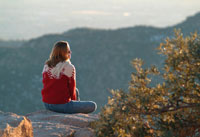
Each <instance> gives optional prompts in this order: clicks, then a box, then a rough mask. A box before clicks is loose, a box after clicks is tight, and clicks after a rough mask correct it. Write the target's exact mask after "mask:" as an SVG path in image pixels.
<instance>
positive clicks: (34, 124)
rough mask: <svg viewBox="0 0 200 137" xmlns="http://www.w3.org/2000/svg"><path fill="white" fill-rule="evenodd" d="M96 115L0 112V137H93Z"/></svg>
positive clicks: (43, 111) (42, 111)
mask: <svg viewBox="0 0 200 137" xmlns="http://www.w3.org/2000/svg"><path fill="white" fill-rule="evenodd" d="M97 118H98V115H96V114H62V113H56V112H51V111H48V110H40V111H37V112H33V113H29V114H27V115H25V116H19V115H16V114H14V113H4V112H1V111H0V137H33V136H34V137H94V136H95V135H94V133H93V130H92V129H91V128H90V127H89V126H90V123H91V122H92V121H94V120H96V119H97Z"/></svg>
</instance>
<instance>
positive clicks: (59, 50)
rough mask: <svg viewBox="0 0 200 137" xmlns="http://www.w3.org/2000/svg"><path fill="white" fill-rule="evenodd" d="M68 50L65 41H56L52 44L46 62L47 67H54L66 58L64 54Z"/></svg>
mask: <svg viewBox="0 0 200 137" xmlns="http://www.w3.org/2000/svg"><path fill="white" fill-rule="evenodd" d="M69 52H70V47H69V44H68V42H67V41H58V42H56V43H55V44H54V46H53V48H52V51H51V54H50V56H49V59H48V60H47V61H46V64H47V65H48V66H49V67H55V66H56V65H57V64H58V63H59V62H63V61H66V60H68V59H69V58H68V57H67V56H66V54H67V53H69Z"/></svg>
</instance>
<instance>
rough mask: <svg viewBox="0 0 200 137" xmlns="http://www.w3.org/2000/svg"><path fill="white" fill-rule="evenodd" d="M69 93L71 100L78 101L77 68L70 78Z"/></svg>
mask: <svg viewBox="0 0 200 137" xmlns="http://www.w3.org/2000/svg"><path fill="white" fill-rule="evenodd" d="M69 92H70V95H71V100H77V98H76V71H75V68H74V69H73V72H72V77H70V78H69Z"/></svg>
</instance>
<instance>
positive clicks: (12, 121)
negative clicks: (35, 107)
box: [0, 111, 33, 137]
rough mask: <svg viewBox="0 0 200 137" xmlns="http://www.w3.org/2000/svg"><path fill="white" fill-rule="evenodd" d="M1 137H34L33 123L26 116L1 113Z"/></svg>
mask: <svg viewBox="0 0 200 137" xmlns="http://www.w3.org/2000/svg"><path fill="white" fill-rule="evenodd" d="M0 137H33V128H32V124H31V121H30V120H29V119H28V118H26V117H24V116H18V115H16V114H14V113H4V112H1V111H0Z"/></svg>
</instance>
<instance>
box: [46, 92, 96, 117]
mask: <svg viewBox="0 0 200 137" xmlns="http://www.w3.org/2000/svg"><path fill="white" fill-rule="evenodd" d="M76 94H77V101H74V100H72V101H70V102H68V103H66V104H48V103H44V106H45V108H46V109H48V110H50V111H55V112H59V113H69V114H73V113H92V112H94V111H95V110H96V109H97V105H96V103H95V102H93V101H80V98H79V91H78V89H76Z"/></svg>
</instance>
